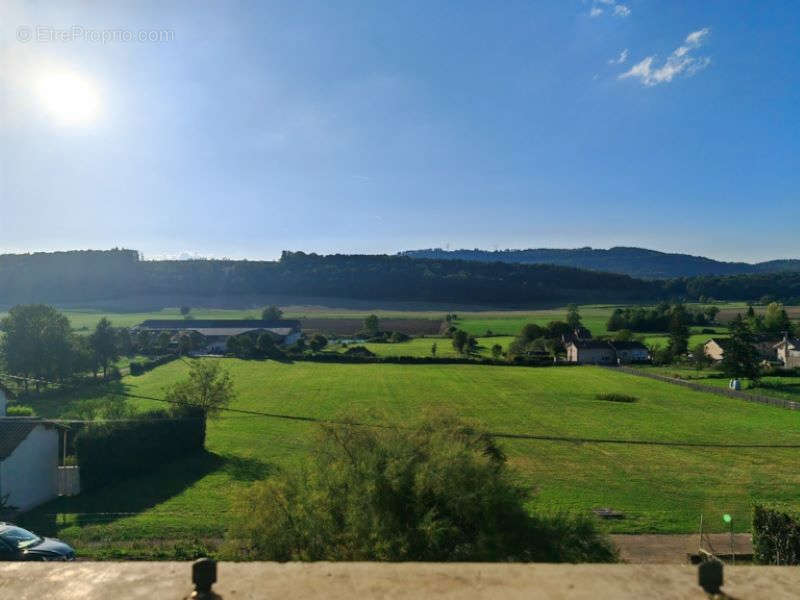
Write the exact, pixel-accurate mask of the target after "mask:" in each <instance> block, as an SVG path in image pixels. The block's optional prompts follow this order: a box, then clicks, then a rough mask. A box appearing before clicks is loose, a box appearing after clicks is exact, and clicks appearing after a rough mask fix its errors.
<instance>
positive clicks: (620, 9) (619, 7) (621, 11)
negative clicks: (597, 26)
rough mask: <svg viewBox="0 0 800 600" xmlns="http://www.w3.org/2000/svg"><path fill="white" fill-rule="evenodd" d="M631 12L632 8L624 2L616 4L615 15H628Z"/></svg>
mask: <svg viewBox="0 0 800 600" xmlns="http://www.w3.org/2000/svg"><path fill="white" fill-rule="evenodd" d="M630 14H631V9H630V8H628V7H627V6H625V5H624V4H615V5H614V16H617V17H627V16H628V15H630Z"/></svg>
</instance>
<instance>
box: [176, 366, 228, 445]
mask: <svg viewBox="0 0 800 600" xmlns="http://www.w3.org/2000/svg"><path fill="white" fill-rule="evenodd" d="M165 398H166V400H168V401H169V402H173V403H175V404H177V405H179V406H183V407H188V408H194V409H198V410H199V411H200V412H201V413H202V415H203V417H204V418H208V417H212V418H213V417H217V416H219V413H220V411H221V410H222V409H223V408H225V407H227V406H228V405H229V404H230V403H231V402H233V401H234V400H235V399H236V393H235V392H234V389H233V379H232V378H231V375H230V373H229V372H228V371H226V370H225V369H223V368H222V366H221V365H220V363H219V361H216V360H197V359H196V360H195V361H193V362H192V364H191V366H190V367H189V377H188V378H187V379H185V380H183V381H181V382H179V383H176V384H174V385H173V386H172V387H171V388H169V390H167V394H166V396H165ZM203 438H204V439H205V430H204V432H203Z"/></svg>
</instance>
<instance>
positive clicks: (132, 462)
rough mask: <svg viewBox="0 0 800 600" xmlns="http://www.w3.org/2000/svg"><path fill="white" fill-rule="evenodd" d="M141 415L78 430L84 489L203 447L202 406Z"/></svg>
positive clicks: (147, 469) (120, 477)
mask: <svg viewBox="0 0 800 600" xmlns="http://www.w3.org/2000/svg"><path fill="white" fill-rule="evenodd" d="M139 418H140V419H142V420H137V421H127V422H114V423H97V424H91V425H89V426H88V427H86V428H85V429H83V430H82V431H81V432H80V433H79V434H78V436H77V438H76V439H75V450H76V453H77V456H78V464H79V465H80V467H81V485H82V487H83V488H84V489H91V488H97V487H100V486H103V485H107V484H109V483H112V482H114V481H119V480H121V479H125V478H127V477H131V476H134V475H139V474H142V473H147V472H149V471H152V470H154V469H157V468H158V467H160V466H161V465H162V464H164V463H165V462H168V461H171V460H175V459H177V458H180V457H182V456H186V455H189V454H193V453H195V452H199V451H200V450H202V449H203V439H204V437H205V418H204V416H203V413H202V411H201V410H199V409H192V408H188V407H180V408H176V409H174V410H170V411H165V410H156V411H151V412H148V413H144V414H141V415H139Z"/></svg>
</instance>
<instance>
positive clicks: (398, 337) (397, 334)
mask: <svg viewBox="0 0 800 600" xmlns="http://www.w3.org/2000/svg"><path fill="white" fill-rule="evenodd" d="M410 339H411V336H410V335H408V334H405V333H403V332H402V331H393V332H392V335H390V336H389V341H390V342H391V343H392V344H399V343H401V342H407V341H408V340H410Z"/></svg>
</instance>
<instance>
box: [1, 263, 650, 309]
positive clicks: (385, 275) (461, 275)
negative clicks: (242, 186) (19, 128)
mask: <svg viewBox="0 0 800 600" xmlns="http://www.w3.org/2000/svg"><path fill="white" fill-rule="evenodd" d="M658 289H659V288H658V285H657V284H653V283H651V282H646V281H639V280H635V279H632V278H630V277H627V276H624V275H612V274H608V273H596V272H591V271H582V270H579V269H571V268H565V267H556V266H550V265H542V266H529V265H511V264H500V263H498V264H486V263H477V262H461V261H450V260H439V261H437V260H415V259H411V258H407V257H399V256H385V255H375V256H372V255H331V256H318V255H315V254H304V253H302V252H298V253H290V252H284V253H283V255H282V257H281V259H280V260H279V261H274V262H273V261H232V260H186V261H142V260H139V257H138V253H136V252H135V251H130V250H110V251H108V252H95V251H91V252H77V251H76V252H60V253H53V254H33V255H19V256H5V257H0V303H2V304H6V305H8V304H16V303H20V302H51V303H58V302H73V303H74V302H81V301H94V300H103V299H117V298H124V297H126V296H143V295H148V296H159V295H176V294H182V295H188V296H195V297H198V298H202V297H204V296H237V295H253V294H280V295H295V296H306V297H308V296H311V297H314V296H319V297H334V298H337V297H338V298H349V299H363V300H394V301H402V300H409V301H430V302H434V301H437V302H438V301H441V302H454V303H465V304H493V305H519V304H531V303H546V302H564V301H573V300H574V301H579V300H591V301H598V302H603V301H637V300H646V299H649V298H652V297H653V296H655V295H657V294H658Z"/></svg>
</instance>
